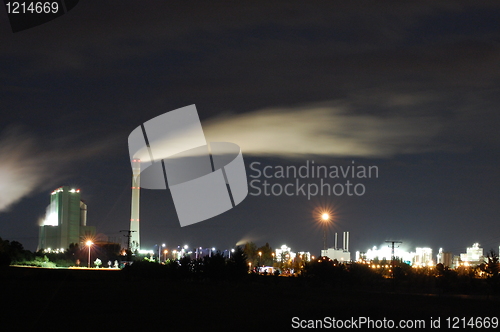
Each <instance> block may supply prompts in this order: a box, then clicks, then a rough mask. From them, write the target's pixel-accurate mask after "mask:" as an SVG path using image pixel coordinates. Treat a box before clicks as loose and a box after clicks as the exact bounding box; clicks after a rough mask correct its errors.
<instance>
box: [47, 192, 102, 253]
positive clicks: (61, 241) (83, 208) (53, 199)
mask: <svg viewBox="0 0 500 332" xmlns="http://www.w3.org/2000/svg"><path fill="white" fill-rule="evenodd" d="M94 235H95V227H94V226H87V204H85V203H84V202H83V201H82V200H81V199H80V189H70V188H69V187H68V186H63V187H60V188H58V189H56V190H54V191H53V192H52V193H51V195H50V204H49V206H48V207H47V211H46V214H45V218H44V220H43V221H42V224H41V225H40V233H39V237H38V250H61V251H64V250H66V249H67V248H68V247H69V245H70V244H71V243H77V244H81V243H82V242H83V239H85V238H87V237H93V236H94Z"/></svg>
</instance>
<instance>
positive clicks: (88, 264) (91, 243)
mask: <svg viewBox="0 0 500 332" xmlns="http://www.w3.org/2000/svg"><path fill="white" fill-rule="evenodd" d="M85 244H86V245H87V246H88V247H89V260H88V263H87V267H88V268H90V247H92V245H93V244H94V242H92V241H90V240H88V241H87V242H85Z"/></svg>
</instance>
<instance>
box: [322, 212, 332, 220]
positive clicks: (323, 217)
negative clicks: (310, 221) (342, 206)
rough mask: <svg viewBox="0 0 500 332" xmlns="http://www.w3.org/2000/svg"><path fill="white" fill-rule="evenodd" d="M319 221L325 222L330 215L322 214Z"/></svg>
mask: <svg viewBox="0 0 500 332" xmlns="http://www.w3.org/2000/svg"><path fill="white" fill-rule="evenodd" d="M321 219H323V220H325V221H326V220H328V219H330V215H329V214H328V213H323V214H322V215H321Z"/></svg>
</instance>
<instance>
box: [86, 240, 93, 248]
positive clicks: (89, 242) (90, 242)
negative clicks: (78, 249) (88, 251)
mask: <svg viewBox="0 0 500 332" xmlns="http://www.w3.org/2000/svg"><path fill="white" fill-rule="evenodd" d="M85 244H86V245H88V246H89V247H90V246H91V245H93V244H94V242H92V241H90V240H88V241H87V242H85Z"/></svg>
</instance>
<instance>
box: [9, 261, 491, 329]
mask: <svg viewBox="0 0 500 332" xmlns="http://www.w3.org/2000/svg"><path fill="white" fill-rule="evenodd" d="M123 272H124V271H104V270H101V271H99V270H94V271H84V270H83V271H82V270H45V269H28V268H15V267H10V268H5V269H2V270H0V283H1V286H0V299H1V302H2V307H1V308H2V309H1V313H0V330H1V331H12V330H42V329H43V331H48V330H49V329H50V330H65V329H67V330H76V331H83V330H85V331H90V330H110V331H115V330H122V331H134V330H137V331H152V330H155V331H158V330H165V331H166V330H170V331H269V330H271V329H273V330H275V331H282V330H288V329H290V328H291V326H292V318H293V317H299V318H300V319H321V318H323V317H326V316H328V317H336V318H343V319H348V318H350V317H355V318H357V317H361V316H365V317H370V318H373V319H376V318H383V317H385V318H387V319H392V320H395V321H397V320H399V319H417V318H422V319H424V320H426V321H430V319H431V317H432V318H434V319H435V318H436V317H441V320H442V323H441V325H443V320H444V319H445V318H446V317H448V316H456V317H471V316H472V317H478V316H480V317H493V316H495V315H496V316H499V314H498V313H499V305H500V301H498V298H496V297H491V296H490V297H485V296H481V297H479V298H478V297H474V296H456V295H446V296H445V295H422V294H404V293H392V292H387V291H385V292H379V291H378V290H377V289H376V288H374V289H371V290H363V291H359V290H356V289H352V288H348V289H347V288H343V287H332V286H329V287H326V286H315V285H314V284H306V283H302V282H298V281H297V278H286V277H271V276H265V277H264V276H260V277H259V276H256V277H257V278H249V279H245V280H241V281H238V282H220V283H214V282H201V281H197V282H188V281H166V280H164V279H159V278H144V277H138V276H133V275H132V276H131V275H126V274H124V273H123ZM429 327H430V326H429V325H427V328H429Z"/></svg>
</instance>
